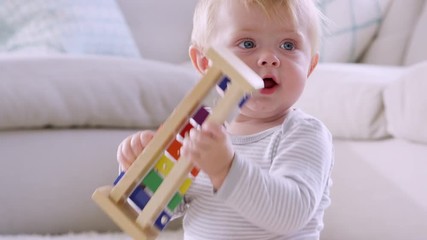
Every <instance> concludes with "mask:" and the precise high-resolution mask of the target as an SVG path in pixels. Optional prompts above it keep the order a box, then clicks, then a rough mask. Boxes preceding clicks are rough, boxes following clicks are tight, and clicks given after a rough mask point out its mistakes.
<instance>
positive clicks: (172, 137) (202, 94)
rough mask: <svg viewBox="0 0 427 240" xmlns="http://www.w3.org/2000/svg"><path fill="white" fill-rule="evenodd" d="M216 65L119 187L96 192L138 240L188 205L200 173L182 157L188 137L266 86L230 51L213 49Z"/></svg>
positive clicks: (96, 197) (98, 199)
mask: <svg viewBox="0 0 427 240" xmlns="http://www.w3.org/2000/svg"><path fill="white" fill-rule="evenodd" d="M207 57H208V58H209V59H210V60H211V66H210V67H209V69H208V71H207V72H206V74H205V75H204V76H203V77H202V79H201V80H200V81H199V82H198V83H197V84H196V85H195V86H194V87H193V89H192V90H191V91H190V92H189V93H188V94H187V95H186V96H185V97H184V99H183V100H182V101H181V102H180V103H179V104H178V106H177V107H176V108H175V110H174V111H173V112H172V114H171V115H170V116H169V117H168V118H167V120H166V121H165V122H164V123H163V125H162V126H161V127H160V128H159V129H158V131H157V132H156V134H155V136H154V137H153V139H152V140H151V141H150V143H149V144H148V145H147V146H146V148H145V149H144V151H143V152H142V153H141V154H140V155H139V156H138V158H137V159H136V160H135V162H134V163H133V164H132V165H131V166H130V167H129V169H128V170H127V171H126V172H122V173H121V174H120V175H119V177H118V178H117V179H116V181H115V182H114V186H104V187H100V188H98V189H96V191H95V192H94V193H93V195H92V199H93V200H94V201H95V202H96V203H97V204H98V205H99V206H100V208H101V209H102V210H103V211H104V212H106V213H107V215H109V217H110V218H112V219H113V221H114V222H115V223H116V224H117V225H118V226H119V227H120V228H121V229H122V230H123V231H124V232H126V233H127V234H128V235H130V236H131V237H132V238H134V239H138V240H145V239H155V238H156V237H157V236H158V234H159V233H160V231H161V230H163V229H164V228H165V226H166V225H167V223H168V222H169V221H170V219H171V216H172V214H173V212H174V211H175V210H176V208H177V206H178V205H179V204H180V203H182V201H183V196H184V194H185V192H186V191H187V190H188V188H189V187H190V185H191V183H192V181H193V179H194V178H195V177H196V176H197V174H198V172H199V170H198V169H196V168H195V167H193V165H192V163H191V162H190V161H189V160H187V159H185V158H183V157H180V153H179V151H180V147H181V146H182V143H181V142H182V139H183V138H184V137H185V135H186V133H188V131H189V130H190V129H191V128H193V127H197V126H198V125H201V124H202V123H203V122H204V121H205V120H206V121H213V122H216V123H220V124H222V123H224V122H225V121H226V120H227V118H228V116H229V115H230V113H232V112H233V110H234V109H236V107H237V106H239V107H241V105H242V104H243V103H244V101H245V100H246V96H248V94H250V93H251V92H253V91H254V90H256V89H260V88H263V87H264V83H263V81H262V79H261V78H260V77H259V76H258V75H257V74H256V73H255V72H253V71H252V69H250V68H249V67H248V66H246V65H245V64H244V63H243V62H242V61H241V60H240V59H239V58H238V57H236V56H235V55H234V54H232V53H231V52H229V51H228V50H226V49H219V48H210V49H209V50H208V51H207ZM216 86H219V88H220V89H222V90H223V91H224V94H223V96H222V97H221V98H220V99H219V100H218V101H217V102H216V104H215V106H214V107H213V108H212V109H211V111H208V110H207V109H206V108H205V106H204V105H203V100H205V99H206V98H207V96H208V95H209V93H210V92H211V91H212V90H215V89H216Z"/></svg>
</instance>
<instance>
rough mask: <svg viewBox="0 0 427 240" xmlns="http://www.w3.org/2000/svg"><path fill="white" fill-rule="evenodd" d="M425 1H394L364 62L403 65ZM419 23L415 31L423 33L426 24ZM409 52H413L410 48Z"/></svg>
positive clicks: (417, 48) (416, 49) (364, 57)
mask: <svg viewBox="0 0 427 240" xmlns="http://www.w3.org/2000/svg"><path fill="white" fill-rule="evenodd" d="M424 2H425V0H409V1H393V2H392V3H391V4H390V7H389V9H388V11H387V14H386V16H385V18H384V20H383V21H382V23H381V28H380V29H379V31H378V35H377V36H376V37H375V39H374V41H373V42H372V44H371V46H370V47H369V49H368V50H367V51H366V53H365V54H364V56H363V59H362V62H363V63H368V64H381V65H402V64H403V63H404V58H405V52H407V49H408V48H407V46H408V45H409V41H410V39H411V35H412V34H413V32H414V26H415V25H416V21H417V19H418V16H419V14H420V11H421V10H422V9H423V7H422V5H423V4H424ZM424 15H425V14H424ZM424 18H425V17H424ZM424 22H425V20H424ZM418 25H419V26H418V27H417V30H416V31H415V32H418V34H422V30H421V29H423V27H424V24H421V22H420V23H419V24H418ZM424 32H425V31H424ZM419 43H421V44H422V46H423V45H424V42H419ZM422 49H424V48H421V49H420V48H419V47H416V48H415V49H413V50H415V51H414V53H415V52H416V51H418V50H422ZM413 50H412V51H413ZM408 52H411V50H408Z"/></svg>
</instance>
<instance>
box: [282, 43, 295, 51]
mask: <svg viewBox="0 0 427 240" xmlns="http://www.w3.org/2000/svg"><path fill="white" fill-rule="evenodd" d="M280 47H281V48H283V49H285V50H289V51H291V50H294V49H295V44H294V43H293V42H284V43H282V45H281V46H280Z"/></svg>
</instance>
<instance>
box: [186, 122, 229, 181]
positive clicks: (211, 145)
mask: <svg viewBox="0 0 427 240" xmlns="http://www.w3.org/2000/svg"><path fill="white" fill-rule="evenodd" d="M181 154H182V155H183V156H184V157H185V158H187V159H188V160H190V161H192V162H193V164H194V165H195V166H197V167H198V168H200V169H201V170H202V171H204V172H205V173H206V174H207V175H208V176H209V178H210V180H211V182H212V185H213V187H214V188H215V189H219V188H220V187H221V185H222V183H223V182H224V179H225V177H226V176H227V174H228V171H229V170H230V167H231V162H232V160H233V156H234V151H233V148H232V145H231V142H230V140H229V138H228V135H227V133H226V131H225V128H224V127H223V126H222V125H219V124H215V123H204V124H203V125H202V127H201V129H200V130H196V129H194V128H193V129H191V131H190V133H189V135H188V136H187V137H186V138H185V139H184V143H183V146H182V149H181Z"/></svg>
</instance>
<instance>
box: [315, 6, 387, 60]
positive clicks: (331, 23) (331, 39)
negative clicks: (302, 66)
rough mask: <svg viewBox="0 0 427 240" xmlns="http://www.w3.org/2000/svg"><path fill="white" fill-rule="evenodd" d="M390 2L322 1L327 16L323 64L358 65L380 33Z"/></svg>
mask: <svg viewBox="0 0 427 240" xmlns="http://www.w3.org/2000/svg"><path fill="white" fill-rule="evenodd" d="M389 3H390V0H374V1H373V0H357V1H352V0H341V1H329V0H321V1H320V2H319V7H320V9H321V11H322V12H323V14H324V15H325V16H326V24H325V25H324V29H323V32H324V33H323V40H322V43H321V46H320V60H321V61H322V62H355V61H357V60H359V58H360V57H361V56H362V53H363V52H364V51H365V50H366V48H367V47H368V46H369V45H370V43H371V41H372V39H373V38H374V37H375V34H376V33H377V31H378V29H379V26H380V23H381V21H382V18H383V17H384V13H385V11H386V9H387V8H388V5H389Z"/></svg>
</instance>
